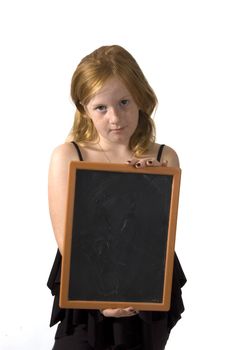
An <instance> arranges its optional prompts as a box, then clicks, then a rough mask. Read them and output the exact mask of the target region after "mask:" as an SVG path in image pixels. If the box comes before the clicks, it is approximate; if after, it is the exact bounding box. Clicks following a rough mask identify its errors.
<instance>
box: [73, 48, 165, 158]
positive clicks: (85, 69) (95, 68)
mask: <svg viewBox="0 0 233 350" xmlns="http://www.w3.org/2000/svg"><path fill="white" fill-rule="evenodd" d="M113 76H116V77H118V78H120V79H121V80H122V82H123V83H124V84H125V86H126V88H127V89H128V90H129V92H130V93H131V95H132V97H133V99H134V101H135V103H136V104H137V106H138V108H139V122H138V126H137V128H136V130H135V132H134V134H133V135H132V136H131V138H130V142H129V147H130V149H131V150H132V152H133V153H134V154H135V155H136V156H139V155H142V154H143V153H145V152H146V151H147V150H148V148H149V145H150V144H151V142H154V140H155V125H154V121H153V119H152V118H151V114H152V112H153V110H154V109H155V107H157V103H158V101H157V97H156V95H155V93H154V91H153V90H152V88H151V87H150V85H149V83H148V82H147V80H146V78H145V76H144V74H143V72H142V71H141V69H140V67H139V65H138V64H137V62H136V61H135V59H134V58H133V56H132V55H131V54H130V53H129V52H128V51H126V50H125V49H124V48H123V47H121V46H118V45H112V46H102V47H100V48H98V49H97V50H95V51H94V52H92V53H91V54H89V55H87V56H86V57H84V58H83V59H82V60H81V62H80V63H79V65H78V66H77V68H76V70H75V72H74V74H73V77H72V81H71V98H72V100H73V102H74V104H75V105H76V107H77V110H76V113H75V118H74V123H73V127H72V129H71V132H70V134H69V136H68V139H69V140H74V141H76V142H85V141H97V140H98V134H97V131H96V129H95V126H94V124H93V122H92V120H91V119H90V118H89V117H87V116H86V113H85V105H86V104H87V103H88V102H89V101H90V99H91V98H92V97H93V95H94V94H95V93H96V92H97V91H98V90H99V89H101V88H102V86H103V85H104V84H105V82H106V81H107V79H109V78H110V77H113Z"/></svg>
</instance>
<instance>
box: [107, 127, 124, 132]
mask: <svg viewBox="0 0 233 350" xmlns="http://www.w3.org/2000/svg"><path fill="white" fill-rule="evenodd" d="M123 129H124V127H123V126H122V127H119V128H114V129H110V131H121V130H123Z"/></svg>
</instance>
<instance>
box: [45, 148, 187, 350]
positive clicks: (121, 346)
mask: <svg viewBox="0 0 233 350" xmlns="http://www.w3.org/2000/svg"><path fill="white" fill-rule="evenodd" d="M73 144H74V146H75V147H76V149H77V152H78V154H79V158H80V160H81V161H82V160H83V158H82V154H81V152H80V150H79V148H78V146H77V144H76V143H73ZM163 147H164V145H162V146H160V149H159V152H158V156H157V160H158V161H160V158H161V154H162V150H163ZM61 261H62V257H61V254H60V252H59V251H57V255H56V258H55V261H54V264H53V267H52V270H51V273H50V276H49V279H48V287H49V288H50V290H51V293H52V295H54V304H53V309H52V315H51V321H50V326H54V325H55V324H56V323H58V322H59V324H58V327H57V332H56V335H55V343H54V347H53V350H63V349H64V350H76V349H77V350H93V349H96V350H104V349H105V350H106V349H114V350H129V349H130V350H163V349H164V348H165V345H166V342H167V339H168V337H169V334H170V331H171V329H172V328H173V327H174V326H175V324H176V323H177V321H178V320H179V319H180V318H181V314H182V312H183V311H184V305H183V301H182V296H181V294H182V292H181V288H182V287H183V286H184V284H185V283H186V278H185V275H184V272H183V270H182V267H181V265H180V263H179V260H178V258H177V256H176V254H175V260H174V271H173V282H172V294H171V307H170V310H169V311H168V312H161V311H160V312H158V311H153V312H152V311H141V312H139V314H137V315H135V316H131V317H122V318H114V317H104V316H103V315H102V314H101V313H100V311H99V310H81V309H61V308H60V307H59V293H60V276H61Z"/></svg>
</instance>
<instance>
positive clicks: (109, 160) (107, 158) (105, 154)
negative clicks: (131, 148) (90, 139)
mask: <svg viewBox="0 0 233 350" xmlns="http://www.w3.org/2000/svg"><path fill="white" fill-rule="evenodd" d="M98 145H99V148H100V149H101V151H102V152H103V154H104V157H105V158H106V160H107V161H108V162H109V163H112V161H111V159H110V158H109V157H108V155H107V153H106V152H105V151H104V149H103V147H102V146H101V144H100V143H98ZM133 157H134V154H133V153H132V154H131V159H133Z"/></svg>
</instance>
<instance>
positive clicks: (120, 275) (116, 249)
mask: <svg viewBox="0 0 233 350" xmlns="http://www.w3.org/2000/svg"><path fill="white" fill-rule="evenodd" d="M172 190H173V175H172V174H153V173H138V171H137V172H133V173H132V172H130V173H127V172H119V171H110V170H93V169H91V170H89V169H75V172H74V186H73V210H72V224H71V235H70V251H69V271H68V273H69V277H68V280H67V285H68V286H67V299H68V300H69V301H70V302H71V303H72V302H78V301H80V302H83V301H85V302H87V303H88V302H90V303H92V302H93V301H95V302H96V303H98V302H99V303H106V302H109V303H113V305H114V303H118V304H119V303H128V304H129V305H133V304H132V303H136V304H137V303H143V304H144V303H149V304H153V303H154V304H163V302H164V285H165V276H166V258H167V243H168V233H169V219H170V214H171V213H170V211H171V198H172ZM78 305H79V304H77V306H78ZM90 305H91V304H90ZM79 306H80V305H79Z"/></svg>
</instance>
